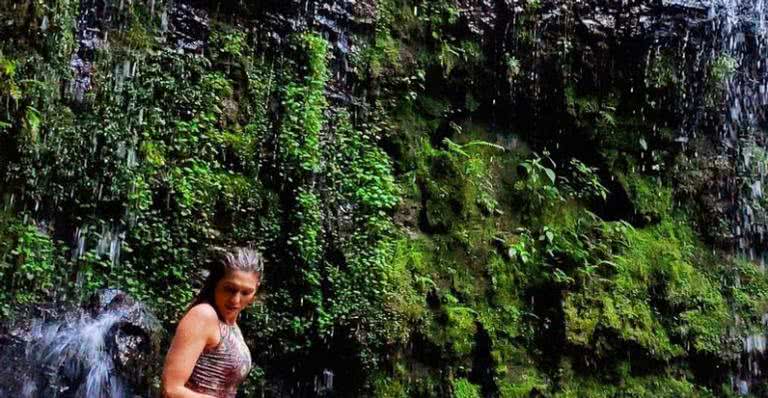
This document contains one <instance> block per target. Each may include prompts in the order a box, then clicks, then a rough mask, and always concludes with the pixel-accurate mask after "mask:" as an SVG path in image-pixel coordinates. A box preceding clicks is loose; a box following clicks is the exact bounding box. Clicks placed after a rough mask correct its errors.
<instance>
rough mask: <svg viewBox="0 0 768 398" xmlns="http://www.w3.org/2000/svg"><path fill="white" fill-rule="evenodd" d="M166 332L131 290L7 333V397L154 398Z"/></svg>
mask: <svg viewBox="0 0 768 398" xmlns="http://www.w3.org/2000/svg"><path fill="white" fill-rule="evenodd" d="M160 336H161V327H160V324H159V322H158V321H157V320H156V319H155V317H154V316H153V315H152V314H151V313H150V312H149V311H148V310H147V309H146V308H145V307H144V306H143V305H142V304H141V303H138V302H136V301H134V300H133V299H132V298H131V297H130V296H128V295H127V294H126V293H124V292H122V291H119V290H116V289H108V290H104V291H101V292H99V293H98V294H97V295H95V296H94V297H92V299H91V300H90V301H89V302H88V304H87V305H85V306H84V307H83V308H82V309H76V310H73V311H67V312H64V313H52V314H50V315H49V316H46V317H45V318H43V319H34V320H28V321H25V322H21V323H20V324H18V325H15V326H14V327H13V328H11V329H10V330H9V331H8V332H6V333H3V334H0V359H3V363H7V364H9V366H7V367H5V368H3V369H0V392H2V393H3V395H2V396H24V397H29V398H34V397H53V396H55V397H62V398H65V397H73V398H74V397H77V398H80V397H82V398H86V397H107V396H108V397H112V398H122V397H133V396H136V395H140V396H149V395H151V391H150V390H151V384H152V383H151V381H150V380H148V378H149V377H151V376H152V375H156V374H157V373H158V366H159V355H160V349H159V341H160Z"/></svg>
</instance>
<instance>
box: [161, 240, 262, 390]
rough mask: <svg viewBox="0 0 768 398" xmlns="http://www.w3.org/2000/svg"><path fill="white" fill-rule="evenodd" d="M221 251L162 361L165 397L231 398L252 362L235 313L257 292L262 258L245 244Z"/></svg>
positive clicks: (247, 303) (251, 299)
mask: <svg viewBox="0 0 768 398" xmlns="http://www.w3.org/2000/svg"><path fill="white" fill-rule="evenodd" d="M222 257H223V258H222V259H220V260H219V261H216V262H215V263H214V265H213V268H212V270H211V273H210V275H209V276H208V278H207V279H206V281H205V284H204V285H203V288H202V289H200V293H199V294H198V295H197V298H195V300H194V301H193V302H192V304H191V305H190V308H189V310H188V311H187V313H186V314H185V315H184V317H183V318H182V319H181V321H180V322H179V326H178V327H177V328H176V335H175V336H174V337H173V341H172V342H171V348H170V349H169V350H168V354H167V355H166V357H165V365H164V366H163V376H162V381H163V387H162V388H163V396H164V397H166V398H210V397H215V398H234V397H235V395H236V394H237V386H238V385H239V384H240V383H242V381H243V380H245V378H246V376H247V375H248V371H249V370H250V368H251V355H250V352H249V350H248V347H247V346H246V345H245V341H244V340H243V335H242V333H241V332H240V329H239V328H238V327H237V317H238V315H239V314H240V311H242V310H243V309H244V308H245V307H247V306H248V305H249V304H251V303H252V302H253V301H254V299H255V297H256V291H257V290H258V289H259V285H260V283H261V275H262V272H263V268H264V266H263V260H262V257H261V255H260V254H259V253H258V252H256V251H254V250H251V249H245V248H237V249H234V250H233V251H231V252H228V253H226V254H225V255H224V256H222Z"/></svg>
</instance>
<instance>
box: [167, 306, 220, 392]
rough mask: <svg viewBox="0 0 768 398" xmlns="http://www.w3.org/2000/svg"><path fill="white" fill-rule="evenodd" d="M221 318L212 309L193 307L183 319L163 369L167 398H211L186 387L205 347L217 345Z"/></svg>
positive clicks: (209, 307)
mask: <svg viewBox="0 0 768 398" xmlns="http://www.w3.org/2000/svg"><path fill="white" fill-rule="evenodd" d="M220 338H221V337H220V336H219V317H218V315H217V314H216V310H214V309H213V307H211V306H210V305H207V304H201V305H196V306H194V307H192V309H190V310H189V312H188V313H187V314H186V315H184V317H183V318H181V322H179V326H178V327H177V328H176V335H175V336H173V341H172V342H171V348H170V349H169V350H168V354H167V355H166V356H165V365H164V366H163V376H162V380H163V387H162V388H163V397H165V398H211V397H210V396H209V395H205V394H200V393H197V392H194V391H192V390H190V389H189V388H187V387H185V386H184V385H185V384H186V383H187V381H188V380H189V377H190V375H192V369H194V367H195V363H197V359H198V358H199V357H200V354H201V353H202V352H203V350H204V349H205V347H206V346H208V347H211V346H214V345H216V344H218V341H219V339H220Z"/></svg>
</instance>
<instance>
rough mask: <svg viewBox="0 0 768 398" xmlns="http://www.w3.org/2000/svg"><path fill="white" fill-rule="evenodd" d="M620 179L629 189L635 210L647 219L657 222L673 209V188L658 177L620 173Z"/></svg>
mask: <svg viewBox="0 0 768 398" xmlns="http://www.w3.org/2000/svg"><path fill="white" fill-rule="evenodd" d="M619 181H620V182H621V183H622V185H623V186H624V187H625V189H626V190H627V193H628V194H629V196H630V199H631V200H632V204H633V205H634V208H635V212H636V213H637V214H638V215H640V216H642V217H644V218H645V220H646V221H653V222H657V221H659V220H661V219H662V218H663V217H665V216H666V215H668V214H670V212H671V211H672V189H670V188H669V187H665V186H663V185H661V183H660V181H659V180H658V179H653V178H650V177H644V176H641V175H637V174H629V175H620V176H619Z"/></svg>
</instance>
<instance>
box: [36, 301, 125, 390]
mask: <svg viewBox="0 0 768 398" xmlns="http://www.w3.org/2000/svg"><path fill="white" fill-rule="evenodd" d="M120 319H121V314H119V313H106V314H102V315H100V316H98V317H97V318H91V317H89V316H86V315H84V314H81V315H80V318H79V319H77V320H75V321H73V322H56V323H51V324H46V323H44V322H42V321H37V322H36V324H35V326H34V327H33V331H32V335H33V339H34V340H33V341H34V343H33V344H31V345H30V346H29V347H28V349H27V360H28V361H30V362H31V363H34V364H36V365H37V368H38V369H45V371H46V372H47V373H48V374H47V376H53V377H54V378H55V379H57V380H56V381H57V382H53V383H49V384H48V388H47V389H45V390H43V389H42V388H45V387H43V386H40V381H39V380H36V378H33V377H29V376H27V377H28V380H26V381H25V383H24V385H25V389H24V392H23V397H25V398H32V397H39V396H46V397H57V396H60V395H65V394H66V396H74V397H77V398H80V397H82V398H90V397H112V398H123V397H125V396H126V392H125V383H124V381H123V380H121V379H120V377H118V376H117V375H116V374H114V372H112V369H113V368H114V364H113V363H112V357H111V355H110V353H109V351H108V350H107V349H106V347H105V340H106V338H107V334H108V332H109V331H110V330H111V329H112V327H113V326H115V324H116V323H117V322H118V321H119V320H120ZM62 368H69V369H65V374H64V375H59V374H57V373H56V372H57V371H58V370H59V369H62ZM79 368H82V369H84V370H86V371H85V373H86V376H85V379H84V380H83V381H82V383H81V384H80V385H79V386H77V387H75V388H76V392H75V394H74V395H72V394H71V393H68V390H69V388H71V387H69V386H64V387H62V386H61V385H62V384H65V383H63V380H62V381H60V380H58V379H61V378H68V377H70V375H68V374H66V372H72V371H75V370H79ZM62 389H63V391H62Z"/></svg>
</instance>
